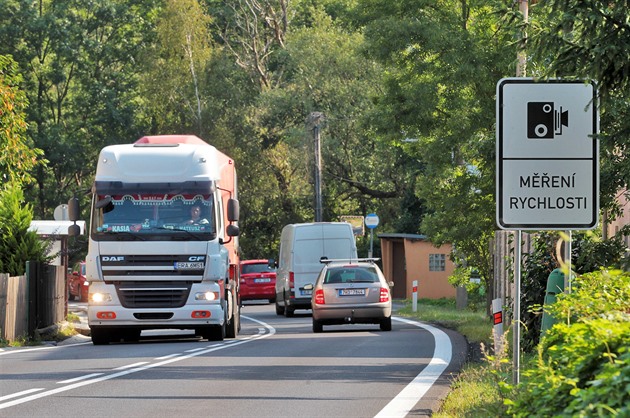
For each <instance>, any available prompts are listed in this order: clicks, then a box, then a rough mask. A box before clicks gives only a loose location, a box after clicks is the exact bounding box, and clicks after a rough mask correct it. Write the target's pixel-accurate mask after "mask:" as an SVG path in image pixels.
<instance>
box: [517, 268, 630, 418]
mask: <svg viewBox="0 0 630 418" xmlns="http://www.w3.org/2000/svg"><path fill="white" fill-rule="evenodd" d="M572 290H573V291H572V293H571V294H561V295H559V296H558V301H557V303H556V304H554V305H553V306H552V307H549V308H548V310H549V311H550V313H551V314H553V315H554V316H555V317H556V318H558V320H559V323H558V324H556V325H554V326H553V328H551V330H549V331H548V332H547V333H546V334H545V336H544V337H543V339H542V341H541V343H540V344H539V346H538V363H537V366H538V367H537V368H533V369H530V370H528V371H526V372H525V373H523V376H524V381H523V383H522V385H521V386H520V387H519V388H518V391H517V392H518V394H519V395H518V397H517V399H516V400H515V401H514V402H513V403H512V405H511V407H510V410H509V412H510V413H511V414H513V415H514V416H516V417H525V416H527V417H530V416H571V417H574V416H615V415H616V416H630V409H629V406H628V405H630V392H629V391H628V387H630V351H629V347H630V274H628V273H623V272H621V271H601V272H598V273H590V274H588V275H584V276H579V277H577V278H576V279H575V280H574V286H573V289H572Z"/></svg>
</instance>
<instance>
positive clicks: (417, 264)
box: [381, 238, 456, 299]
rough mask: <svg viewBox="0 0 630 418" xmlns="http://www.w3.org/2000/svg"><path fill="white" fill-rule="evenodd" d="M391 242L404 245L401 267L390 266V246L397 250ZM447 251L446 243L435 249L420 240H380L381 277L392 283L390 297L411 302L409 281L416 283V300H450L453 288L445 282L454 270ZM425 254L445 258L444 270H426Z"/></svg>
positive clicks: (391, 259) (411, 286) (427, 260)
mask: <svg viewBox="0 0 630 418" xmlns="http://www.w3.org/2000/svg"><path fill="white" fill-rule="evenodd" d="M394 242H403V243H404V244H403V245H404V247H403V248H404V262H403V263H402V264H404V265H402V266H400V265H399V266H394V263H395V259H394V247H396V248H400V247H399V246H398V245H396V246H395V245H394ZM451 248H452V247H451V245H450V244H445V245H443V246H441V247H437V248H436V247H435V246H434V245H433V244H432V243H430V242H428V241H423V240H415V239H413V240H412V239H402V238H396V239H390V238H381V253H382V257H383V274H384V275H385V277H386V278H387V280H389V281H393V282H394V283H395V285H394V288H393V292H392V293H393V295H394V297H395V298H407V299H411V297H412V293H413V281H414V280H417V281H418V298H428V299H440V298H454V297H455V296H456V289H455V287H453V286H452V285H450V284H449V283H448V276H450V275H451V274H452V273H453V270H454V269H455V265H454V264H453V262H452V261H451V260H450V257H449V256H450V253H451ZM397 251H398V250H397ZM400 251H401V252H402V250H400ZM429 254H444V255H445V257H446V269H445V271H429ZM401 272H402V274H401Z"/></svg>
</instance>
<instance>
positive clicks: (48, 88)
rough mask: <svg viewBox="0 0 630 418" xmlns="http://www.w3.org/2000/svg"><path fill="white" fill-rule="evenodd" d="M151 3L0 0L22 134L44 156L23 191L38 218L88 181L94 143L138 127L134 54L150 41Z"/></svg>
mask: <svg viewBox="0 0 630 418" xmlns="http://www.w3.org/2000/svg"><path fill="white" fill-rule="evenodd" d="M159 4H160V1H159V0H155V1H136V0H106V1H99V2H84V1H80V0H55V1H51V0H39V1H35V2H23V1H16V0H1V1H0V53H11V54H12V55H13V57H14V59H15V60H16V61H17V62H18V64H19V68H20V71H21V73H22V74H23V75H24V84H23V86H24V91H25V93H26V95H27V97H28V101H29V104H30V105H29V108H28V112H27V121H28V123H29V130H28V132H27V135H28V137H30V138H31V139H32V140H33V142H34V144H35V146H36V147H37V148H40V149H42V150H43V151H44V153H45V156H46V158H47V159H48V160H49V161H50V164H48V166H46V167H43V166H40V167H39V168H38V169H37V170H36V171H35V173H34V175H35V177H36V179H37V183H36V188H35V189H34V190H27V192H28V195H29V196H31V195H32V196H34V197H35V198H34V199H33V202H34V205H35V210H36V212H37V213H38V214H39V216H41V217H46V216H50V215H51V214H52V211H53V209H54V207H56V206H57V205H58V204H59V203H60V200H61V201H66V200H67V198H68V197H70V196H72V195H73V194H74V193H75V191H76V190H77V189H84V190H85V189H87V188H88V187H89V183H90V179H91V177H92V175H93V172H94V168H95V163H96V159H97V155H98V151H99V149H100V148H102V146H104V145H107V144H111V143H118V142H121V140H122V142H129V140H130V139H135V138H137V137H138V136H139V133H140V132H142V131H144V128H143V127H142V125H141V121H139V120H138V119H137V118H138V117H139V115H140V113H139V112H138V108H139V107H140V105H141V103H140V101H139V100H138V93H137V83H138V74H139V72H140V71H142V68H140V66H139V65H138V62H139V58H138V57H139V54H140V52H141V51H142V50H143V49H144V48H146V46H147V42H151V41H152V36H153V34H154V24H155V18H156V13H155V11H156V10H157V7H158V5H159ZM84 203H85V202H84ZM82 206H83V207H87V205H86V204H84V205H82Z"/></svg>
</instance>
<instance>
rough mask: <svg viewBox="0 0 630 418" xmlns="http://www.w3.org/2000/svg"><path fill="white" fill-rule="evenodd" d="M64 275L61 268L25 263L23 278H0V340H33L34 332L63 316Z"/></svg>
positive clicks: (54, 322) (64, 309)
mask: <svg viewBox="0 0 630 418" xmlns="http://www.w3.org/2000/svg"><path fill="white" fill-rule="evenodd" d="M65 275H66V272H65V269H64V267H62V266H50V265H46V264H40V263H30V262H29V263H27V272H26V275H24V276H17V277H9V275H8V274H0V337H2V339H4V340H7V341H14V340H16V339H18V338H23V337H33V336H34V335H35V331H36V330H37V329H41V328H45V327H48V326H50V325H53V324H56V323H58V322H61V321H63V320H64V319H65V315H66V293H67V292H66V278H65Z"/></svg>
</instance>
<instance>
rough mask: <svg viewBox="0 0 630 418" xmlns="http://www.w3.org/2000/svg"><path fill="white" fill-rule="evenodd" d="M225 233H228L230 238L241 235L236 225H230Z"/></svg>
mask: <svg viewBox="0 0 630 418" xmlns="http://www.w3.org/2000/svg"><path fill="white" fill-rule="evenodd" d="M225 232H227V235H228V237H238V236H239V234H240V233H241V231H240V229H239V227H238V226H236V225H228V226H227V228H226V229H225Z"/></svg>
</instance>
